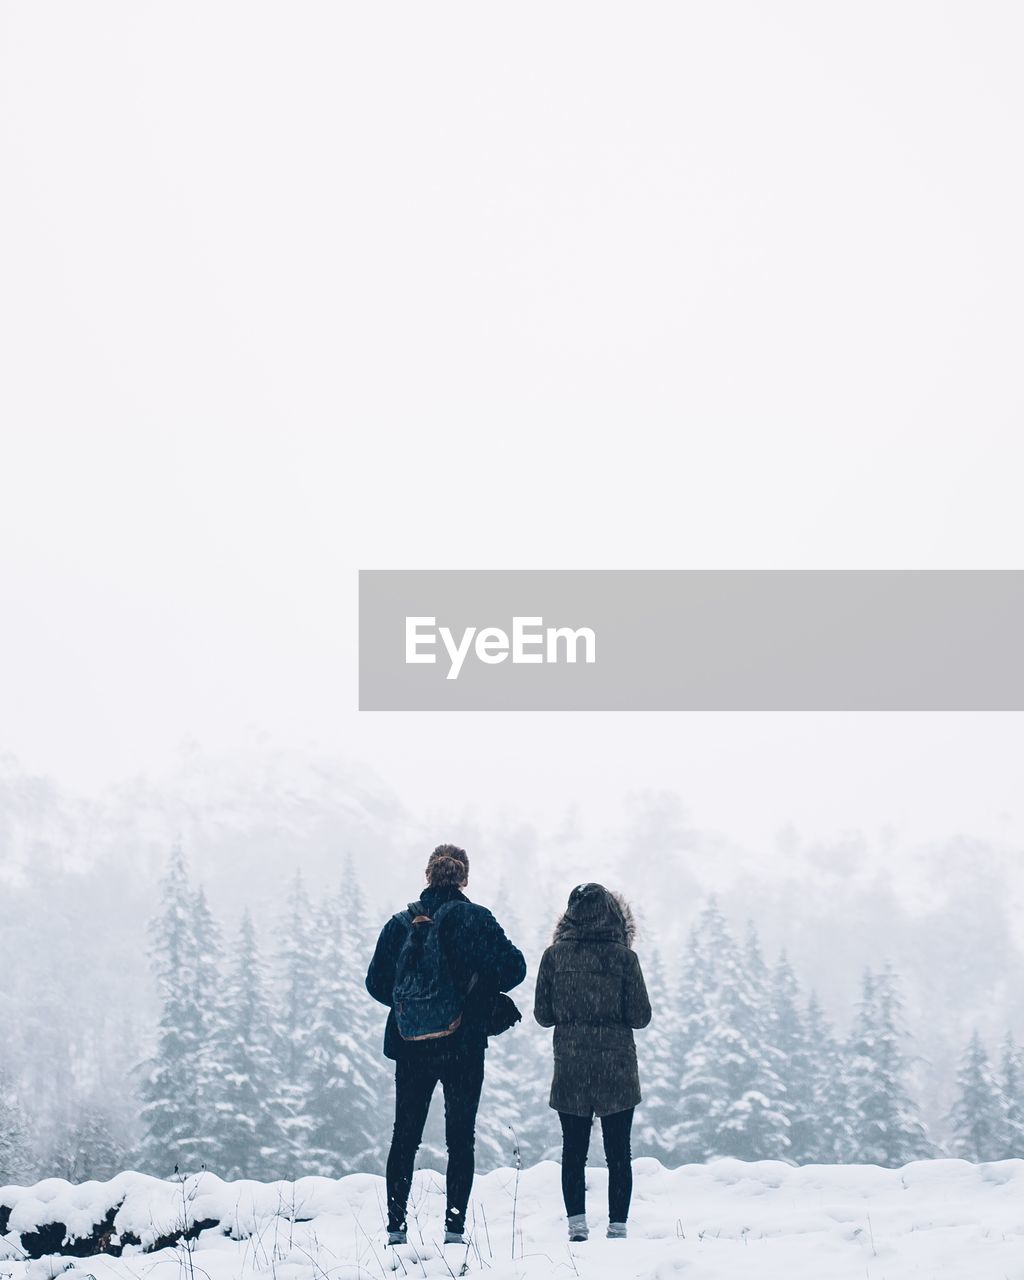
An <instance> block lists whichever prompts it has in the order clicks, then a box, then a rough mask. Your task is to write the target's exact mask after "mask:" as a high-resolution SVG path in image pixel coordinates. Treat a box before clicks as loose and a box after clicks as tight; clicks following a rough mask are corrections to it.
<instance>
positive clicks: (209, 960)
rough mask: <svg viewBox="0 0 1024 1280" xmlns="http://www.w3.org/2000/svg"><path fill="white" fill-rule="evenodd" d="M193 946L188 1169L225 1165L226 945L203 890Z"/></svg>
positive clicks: (194, 914)
mask: <svg viewBox="0 0 1024 1280" xmlns="http://www.w3.org/2000/svg"><path fill="white" fill-rule="evenodd" d="M192 947H193V964H192V1004H193V1007H194V1009H195V1014H196V1031H197V1037H198V1072H197V1109H198V1127H197V1130H196V1133H195V1134H194V1136H193V1137H192V1138H191V1139H190V1140H188V1141H186V1142H185V1143H184V1144H183V1149H184V1153H185V1160H186V1163H187V1164H188V1167H190V1168H192V1169H211V1170H212V1169H222V1168H224V1161H223V1156H224V1153H223V1152H222V1151H221V1150H220V1149H219V1147H218V1141H217V1127H218V1114H217V1109H218V1106H219V1103H220V1100H221V1094H222V1090H223V1064H222V1062H221V1061H220V1057H219V1050H220V1048H221V1046H222V1043H223V1032H222V1022H223V1016H224V1012H225V1011H224V1010H223V1008H222V1005H221V997H220V974H221V970H222V969H223V964H224V947H223V943H222V941H221V934H220V927H219V925H218V924H217V921H216V919H215V918H214V915H213V912H212V911H211V910H210V905H209V903H208V901H207V899H206V891H205V890H204V889H202V888H200V889H199V890H198V891H197V892H196V895H195V900H194V904H193V910H192Z"/></svg>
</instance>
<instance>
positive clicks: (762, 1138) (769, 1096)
mask: <svg viewBox="0 0 1024 1280" xmlns="http://www.w3.org/2000/svg"><path fill="white" fill-rule="evenodd" d="M731 961H732V957H727V963H726V965H725V968H724V971H723V975H722V981H721V984H720V986H719V993H718V1003H719V1011H720V1021H719V1026H718V1028H717V1035H716V1036H715V1039H714V1040H713V1041H712V1043H713V1044H714V1045H716V1047H717V1048H718V1050H719V1053H720V1056H721V1062H722V1074H723V1075H724V1077H725V1079H726V1080H727V1082H728V1092H727V1094H726V1097H725V1099H723V1100H721V1102H720V1103H719V1107H718V1113H719V1114H718V1118H717V1125H718V1137H717V1144H716V1154H719V1155H732V1156H737V1157H738V1158H739V1159H741V1160H781V1159H783V1158H785V1157H786V1155H787V1154H788V1152H789V1118H788V1115H787V1112H786V1089H785V1085H784V1084H783V1082H782V1080H781V1078H780V1076H779V1070H778V1068H779V1061H780V1055H779V1051H778V1049H777V1047H776V1046H775V1044H774V1042H773V1029H772V1026H771V1005H770V993H769V974H768V968H767V965H766V964H765V962H764V957H763V956H762V954H761V944H760V941H759V939H758V936H757V930H756V929H755V928H754V925H753V923H749V924H748V926H747V935H746V940H745V943H744V947H743V951H742V953H740V954H739V955H737V956H736V957H735V963H733V962H731Z"/></svg>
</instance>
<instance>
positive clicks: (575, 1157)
mask: <svg viewBox="0 0 1024 1280" xmlns="http://www.w3.org/2000/svg"><path fill="white" fill-rule="evenodd" d="M558 1118H559V1120H560V1121H561V1123H562V1199H563V1200H564V1201H565V1216H566V1217H567V1218H570V1219H576V1220H579V1219H580V1218H581V1217H582V1216H583V1215H584V1214H585V1213H586V1211H587V1152H588V1151H589V1150H590V1130H591V1127H592V1126H593V1123H594V1119H593V1116H571V1115H569V1114H568V1112H566V1111H559V1113H558ZM582 1229H583V1230H585V1228H582Z"/></svg>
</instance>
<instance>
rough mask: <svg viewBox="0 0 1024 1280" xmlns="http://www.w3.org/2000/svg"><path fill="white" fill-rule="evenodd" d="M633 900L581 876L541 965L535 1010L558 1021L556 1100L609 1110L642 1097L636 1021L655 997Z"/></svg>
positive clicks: (561, 1106) (590, 1111) (544, 1021)
mask: <svg viewBox="0 0 1024 1280" xmlns="http://www.w3.org/2000/svg"><path fill="white" fill-rule="evenodd" d="M635 933H636V928H635V925H634V923H633V913H632V911H631V910H630V908H629V905H628V904H627V903H626V902H624V901H623V899H622V898H621V897H619V895H618V894H614V893H611V892H609V890H607V889H606V888H605V887H604V886H603V885H600V884H581V885H578V886H577V887H576V888H575V889H573V891H572V893H571V894H570V895H569V905H568V907H567V908H566V911H565V914H564V915H563V916H562V918H561V920H559V922H558V925H557V927H556V928H555V937H554V941H553V942H552V944H551V946H550V947H548V949H547V950H546V951H545V952H544V955H543V958H542V959H541V962H540V969H539V971H538V973H537V993H536V998H535V1000H534V1009H533V1012H534V1017H535V1018H536V1019H537V1021H538V1022H539V1023H540V1025H541V1026H542V1027H554V1028H555V1036H554V1049H555V1074H554V1079H553V1080H552V1083H551V1106H552V1107H554V1109H555V1110H556V1111H564V1112H567V1113H568V1114H569V1115H574V1116H589V1115H597V1116H607V1115H612V1114H614V1113H615V1112H616V1111H626V1110H628V1109H629V1108H630V1107H635V1106H636V1105H637V1103H638V1102H639V1101H640V1076H639V1071H638V1070H637V1062H636V1045H635V1043H634V1041H633V1028H634V1027H646V1026H647V1024H648V1023H649V1022H650V1020H651V1005H650V1001H649V1000H648V998H647V987H646V984H645V983H644V975H643V973H642V972H641V969H640V961H639V960H638V959H637V957H636V952H635V951H633V949H632V945H633V938H634V935H635Z"/></svg>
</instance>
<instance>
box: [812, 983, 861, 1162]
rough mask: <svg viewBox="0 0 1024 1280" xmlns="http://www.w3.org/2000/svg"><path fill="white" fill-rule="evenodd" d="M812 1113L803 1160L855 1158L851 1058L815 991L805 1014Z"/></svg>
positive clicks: (824, 1160) (849, 1159) (855, 1137)
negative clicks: (837, 1037)
mask: <svg viewBox="0 0 1024 1280" xmlns="http://www.w3.org/2000/svg"><path fill="white" fill-rule="evenodd" d="M806 1028H807V1054H808V1075H809V1082H808V1084H809V1098H810V1112H809V1117H808V1126H807V1131H806V1134H805V1138H804V1141H805V1154H804V1156H803V1160H804V1162H805V1163H809V1164H845V1163H847V1162H848V1161H851V1160H853V1159H855V1158H856V1153H857V1134H856V1130H855V1124H854V1119H853V1114H852V1109H851V1108H852V1103H851V1091H850V1072H849V1059H848V1056H847V1053H846V1049H845V1046H844V1045H842V1044H840V1043H839V1041H838V1040H837V1039H836V1037H835V1034H834V1032H833V1030H832V1026H831V1024H830V1023H829V1021H828V1019H827V1018H826V1017H825V1014H824V1012H823V1010H822V1008H821V1005H820V1004H819V1002H818V997H817V995H816V994H815V993H814V992H813V991H812V992H811V996H810V999H809V1000H808V1002H807V1014H806Z"/></svg>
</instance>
